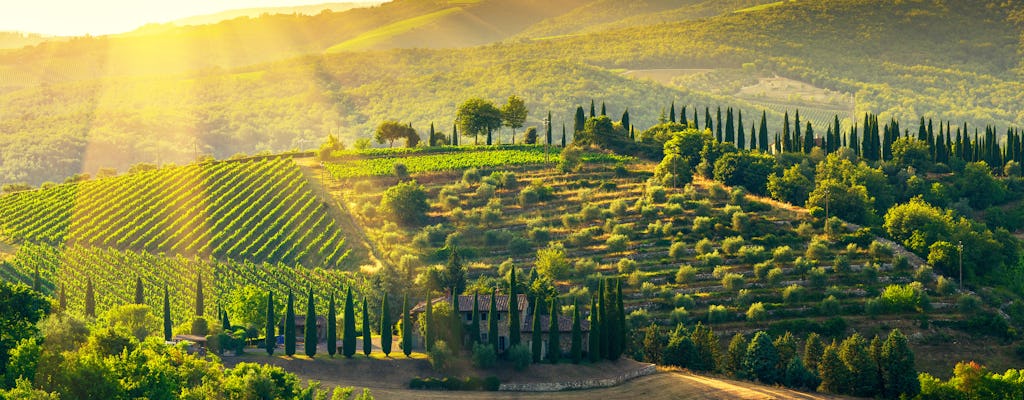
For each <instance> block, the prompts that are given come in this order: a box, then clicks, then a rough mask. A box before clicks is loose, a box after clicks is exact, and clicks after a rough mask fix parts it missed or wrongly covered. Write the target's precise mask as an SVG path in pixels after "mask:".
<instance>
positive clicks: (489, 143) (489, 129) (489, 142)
mask: <svg viewBox="0 0 1024 400" xmlns="http://www.w3.org/2000/svg"><path fill="white" fill-rule="evenodd" d="M487 145H488V146H490V145H491V128H487Z"/></svg>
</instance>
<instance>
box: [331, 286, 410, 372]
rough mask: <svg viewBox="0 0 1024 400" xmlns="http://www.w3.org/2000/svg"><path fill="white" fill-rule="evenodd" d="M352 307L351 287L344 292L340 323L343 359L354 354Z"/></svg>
mask: <svg viewBox="0 0 1024 400" xmlns="http://www.w3.org/2000/svg"><path fill="white" fill-rule="evenodd" d="M427 304H428V306H429V304H430V302H429V301H428V302H427ZM354 307H355V305H354V304H352V287H351V286H349V287H348V289H347V290H346V292H345V317H344V320H343V321H342V322H343V323H344V324H345V326H344V329H342V333H341V354H342V355H343V356H345V358H352V355H354V354H356V311H355V308H354ZM427 315H428V316H429V315H430V314H429V313H428V314H427Z"/></svg>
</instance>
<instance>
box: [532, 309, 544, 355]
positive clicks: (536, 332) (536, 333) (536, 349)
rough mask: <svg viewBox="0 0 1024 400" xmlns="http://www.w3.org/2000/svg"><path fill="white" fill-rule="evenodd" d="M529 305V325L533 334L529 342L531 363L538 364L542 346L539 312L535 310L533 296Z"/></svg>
mask: <svg viewBox="0 0 1024 400" xmlns="http://www.w3.org/2000/svg"><path fill="white" fill-rule="evenodd" d="M530 303H531V304H533V324H531V325H530V326H531V328H532V329H533V332H532V333H533V336H532V340H531V341H530V346H531V349H532V350H533V362H534V363H539V362H540V356H541V354H540V352H541V344H542V340H543V338H542V336H541V331H540V310H539V309H537V306H538V304H537V297H536V296H534V297H533V299H532V301H531V302H530Z"/></svg>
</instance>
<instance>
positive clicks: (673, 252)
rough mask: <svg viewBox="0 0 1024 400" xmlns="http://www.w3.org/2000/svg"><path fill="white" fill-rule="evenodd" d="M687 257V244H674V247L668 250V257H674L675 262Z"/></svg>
mask: <svg viewBox="0 0 1024 400" xmlns="http://www.w3.org/2000/svg"><path fill="white" fill-rule="evenodd" d="M685 255H686V243H683V242H672V246H669V248H668V256H669V257H672V259H673V260H679V259H681V258H683V256H685Z"/></svg>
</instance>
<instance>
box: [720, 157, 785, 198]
mask: <svg viewBox="0 0 1024 400" xmlns="http://www.w3.org/2000/svg"><path fill="white" fill-rule="evenodd" d="M775 166H776V164H775V157H772V156H770V155H767V154H759V153H747V152H744V153H726V154H723V155H722V156H721V157H719V158H718V160H717V161H715V164H714V167H715V169H714V176H715V180H716V181H719V182H722V183H725V184H726V185H729V186H743V187H744V188H746V189H747V190H749V191H750V192H751V193H754V194H758V195H764V194H766V193H767V186H768V177H769V176H771V175H772V174H773V173H774V172H775Z"/></svg>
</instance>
